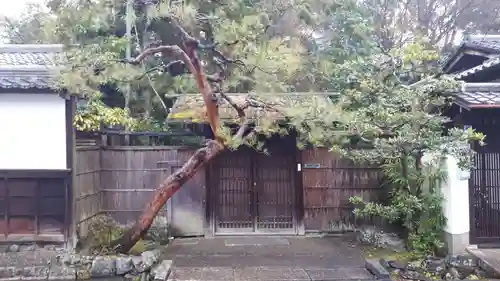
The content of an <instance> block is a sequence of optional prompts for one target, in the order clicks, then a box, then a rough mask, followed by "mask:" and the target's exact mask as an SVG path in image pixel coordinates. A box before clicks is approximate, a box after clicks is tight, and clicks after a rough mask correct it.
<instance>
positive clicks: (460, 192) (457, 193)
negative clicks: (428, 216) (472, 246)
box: [441, 156, 470, 234]
mask: <svg viewBox="0 0 500 281" xmlns="http://www.w3.org/2000/svg"><path fill="white" fill-rule="evenodd" d="M444 165H445V170H446V174H447V180H446V182H444V183H443V185H442V186H441V191H442V192H443V196H444V214H445V216H446V218H447V219H448V222H447V226H446V229H445V231H446V232H448V233H450V234H462V233H467V232H469V230H470V221H469V173H468V172H466V171H462V170H461V169H460V168H459V167H458V165H457V161H456V159H455V158H453V157H451V156H448V157H446V160H445V161H444Z"/></svg>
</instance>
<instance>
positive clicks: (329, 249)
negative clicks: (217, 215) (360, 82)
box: [165, 237, 374, 281]
mask: <svg viewBox="0 0 500 281" xmlns="http://www.w3.org/2000/svg"><path fill="white" fill-rule="evenodd" d="M165 258H166V259H171V260H173V261H174V268H173V271H172V274H171V278H170V280H177V281H187V280H190V281H197V280H200V281H246V280H252V281H278V280H280V281H291V280H293V281H311V280H313V281H333V280H373V279H374V278H373V276H372V275H371V274H369V273H368V272H367V271H366V270H365V269H364V259H363V257H362V255H361V251H360V250H359V249H358V248H357V246H356V245H355V243H351V242H349V241H348V240H346V239H345V238H340V237H328V238H305V237H293V238H273V237H268V238H252V237H241V238H214V239H177V240H174V242H173V244H172V245H170V246H169V247H168V249H167V251H166V253H165Z"/></svg>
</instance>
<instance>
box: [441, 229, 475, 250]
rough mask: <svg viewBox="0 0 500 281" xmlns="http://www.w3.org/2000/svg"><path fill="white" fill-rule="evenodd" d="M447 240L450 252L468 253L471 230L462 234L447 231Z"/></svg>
mask: <svg viewBox="0 0 500 281" xmlns="http://www.w3.org/2000/svg"><path fill="white" fill-rule="evenodd" d="M444 234H445V242H446V246H447V248H448V254H451V255H458V254H463V253H466V252H467V251H466V249H467V247H469V232H465V233H460V234H451V233H448V232H445V233H444Z"/></svg>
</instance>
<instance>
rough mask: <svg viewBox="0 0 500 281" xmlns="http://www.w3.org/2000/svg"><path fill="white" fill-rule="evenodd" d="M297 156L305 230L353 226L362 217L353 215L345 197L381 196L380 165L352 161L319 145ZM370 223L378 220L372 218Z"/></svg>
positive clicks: (368, 197) (326, 229) (327, 229)
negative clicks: (365, 164)
mask: <svg viewBox="0 0 500 281" xmlns="http://www.w3.org/2000/svg"><path fill="white" fill-rule="evenodd" d="M301 156H302V166H303V172H302V185H303V189H304V224H305V229H306V231H333V232H337V231H340V232H342V231H349V230H353V227H354V226H355V225H356V224H358V223H361V222H362V221H357V220H356V219H355V217H354V214H353V212H352V210H353V205H352V204H351V203H349V198H350V197H352V196H360V197H362V198H363V199H365V200H367V201H380V200H383V199H384V198H383V197H384V195H385V192H384V191H383V190H382V189H381V180H382V172H381V170H380V168H378V167H370V166H361V165H355V164H353V163H352V162H351V161H348V160H344V159H341V158H339V157H337V156H335V155H334V154H332V153H331V152H328V151H327V149H322V148H318V149H308V150H304V151H302V153H301ZM363 223H364V221H363ZM370 223H375V224H377V225H379V224H382V222H381V221H373V220H370Z"/></svg>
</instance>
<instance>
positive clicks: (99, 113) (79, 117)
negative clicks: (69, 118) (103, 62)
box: [73, 93, 142, 131]
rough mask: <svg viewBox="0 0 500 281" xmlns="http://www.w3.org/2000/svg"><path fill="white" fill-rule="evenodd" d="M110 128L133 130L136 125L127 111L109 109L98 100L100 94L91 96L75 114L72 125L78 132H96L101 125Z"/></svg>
mask: <svg viewBox="0 0 500 281" xmlns="http://www.w3.org/2000/svg"><path fill="white" fill-rule="evenodd" d="M103 124H106V125H108V126H110V127H115V126H120V127H124V128H126V129H128V130H134V129H135V128H137V127H138V125H142V123H138V122H137V121H136V120H135V119H134V118H132V117H131V116H130V114H129V111H128V109H122V108H109V107H107V106H105V105H104V103H103V102H102V101H101V100H100V93H96V94H94V95H92V96H91V97H90V98H89V99H88V100H87V103H86V104H85V106H84V107H83V108H79V110H77V112H76V114H75V118H74V121H73V125H74V126H75V128H76V129H77V130H80V131H98V130H99V129H101V127H102V125H103Z"/></svg>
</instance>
